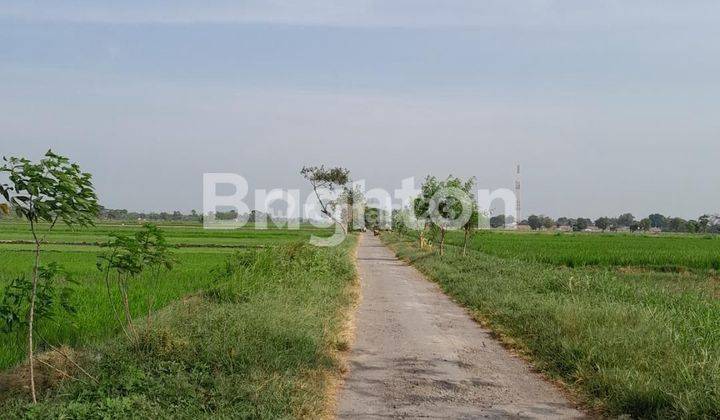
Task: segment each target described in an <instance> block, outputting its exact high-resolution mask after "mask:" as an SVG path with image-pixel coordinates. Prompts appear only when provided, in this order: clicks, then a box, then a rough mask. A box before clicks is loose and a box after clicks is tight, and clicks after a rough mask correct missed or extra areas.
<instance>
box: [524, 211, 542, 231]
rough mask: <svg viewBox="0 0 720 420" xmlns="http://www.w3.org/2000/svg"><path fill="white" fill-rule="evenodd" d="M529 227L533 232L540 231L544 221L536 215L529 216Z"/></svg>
mask: <svg viewBox="0 0 720 420" xmlns="http://www.w3.org/2000/svg"><path fill="white" fill-rule="evenodd" d="M527 222H528V226H530V229H532V230H538V229H540V228H541V227H542V219H540V216H537V215H535V214H533V215H531V216H529V217H528V218H527Z"/></svg>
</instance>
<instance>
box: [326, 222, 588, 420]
mask: <svg viewBox="0 0 720 420" xmlns="http://www.w3.org/2000/svg"><path fill="white" fill-rule="evenodd" d="M358 269H359V272H360V278H361V282H362V296H363V297H362V303H361V304H360V307H359V309H358V312H357V314H356V334H357V338H356V342H355V345H354V346H353V349H352V353H351V355H350V369H351V370H350V373H349V374H348V377H347V379H346V382H345V384H344V386H343V388H342V390H341V393H340V400H339V402H338V417H339V418H418V417H424V418H448V419H455V418H478V417H481V418H482V417H486V418H487V417H491V418H498V417H501V418H507V417H512V418H576V417H582V413H580V412H578V411H576V410H575V409H574V408H573V407H572V405H571V404H570V403H568V401H567V400H566V399H565V398H564V397H563V395H562V394H561V393H560V392H559V391H558V390H557V389H556V388H554V387H553V386H552V385H550V384H548V383H547V382H545V381H543V380H542V379H541V378H540V377H539V376H537V375H536V374H534V373H532V372H530V370H529V369H528V367H527V366H526V364H525V363H524V362H522V361H521V360H520V359H518V358H516V357H514V356H512V355H511V354H509V353H508V352H507V351H506V350H505V349H504V348H502V346H500V344H498V342H497V341H495V340H494V339H493V338H492V337H491V336H490V335H489V333H488V331H487V330H485V329H483V328H482V327H481V326H479V325H478V324H477V323H475V322H474V321H473V320H472V319H471V318H470V317H469V316H468V315H467V314H466V313H465V311H464V310H463V309H462V308H460V307H459V306H458V305H457V304H455V303H453V302H452V301H451V300H450V299H449V298H447V297H446V296H445V295H444V294H443V293H442V292H441V291H440V289H439V288H438V287H437V286H436V285H435V284H434V283H431V282H430V281H428V280H426V279H425V278H423V276H422V275H421V274H420V273H419V272H418V271H417V270H415V269H414V268H412V267H409V266H408V265H406V264H405V263H403V262H401V261H399V260H398V259H397V258H395V255H394V254H393V253H392V252H391V251H390V250H389V249H388V248H386V247H385V246H384V245H382V243H381V242H380V240H379V239H377V238H375V237H373V236H371V235H364V236H363V237H362V238H361V240H360V248H359V249H358Z"/></svg>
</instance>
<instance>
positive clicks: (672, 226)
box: [666, 217, 687, 232]
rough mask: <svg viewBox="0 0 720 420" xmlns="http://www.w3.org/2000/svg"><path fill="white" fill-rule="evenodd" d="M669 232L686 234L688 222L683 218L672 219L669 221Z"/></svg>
mask: <svg viewBox="0 0 720 420" xmlns="http://www.w3.org/2000/svg"><path fill="white" fill-rule="evenodd" d="M666 223H667V230H669V231H670V232H685V231H686V229H687V226H686V225H687V222H686V221H685V219H683V218H681V217H671V218H669V219H667V221H666Z"/></svg>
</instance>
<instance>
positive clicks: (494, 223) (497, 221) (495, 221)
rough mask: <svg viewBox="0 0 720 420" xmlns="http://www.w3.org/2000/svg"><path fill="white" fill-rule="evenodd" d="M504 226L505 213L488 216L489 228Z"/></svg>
mask: <svg viewBox="0 0 720 420" xmlns="http://www.w3.org/2000/svg"><path fill="white" fill-rule="evenodd" d="M503 226H505V215H504V214H498V215H497V216H493V217H491V218H490V227H491V228H499V227H503Z"/></svg>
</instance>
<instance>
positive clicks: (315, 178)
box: [300, 165, 350, 234]
mask: <svg viewBox="0 0 720 420" xmlns="http://www.w3.org/2000/svg"><path fill="white" fill-rule="evenodd" d="M300 174H301V175H302V176H303V177H304V178H305V179H307V180H308V181H309V182H310V185H311V186H312V188H313V191H314V192H315V196H316V197H317V200H318V202H319V203H320V208H321V212H322V214H324V215H325V216H327V217H328V218H329V219H330V220H332V221H333V222H334V223H335V224H336V225H339V226H340V228H341V229H342V231H343V233H344V234H347V231H348V230H347V227H346V226H345V225H344V224H343V223H342V221H340V220H338V219H337V218H336V217H335V210H336V206H337V202H336V201H333V200H328V199H325V200H324V199H323V198H322V197H321V196H320V190H328V191H330V192H334V191H336V190H337V189H338V188H342V187H345V186H346V185H347V184H348V183H349V182H350V171H349V170H347V169H345V168H342V167H335V168H327V169H326V168H325V166H324V165H321V166H303V168H302V169H301V170H300Z"/></svg>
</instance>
